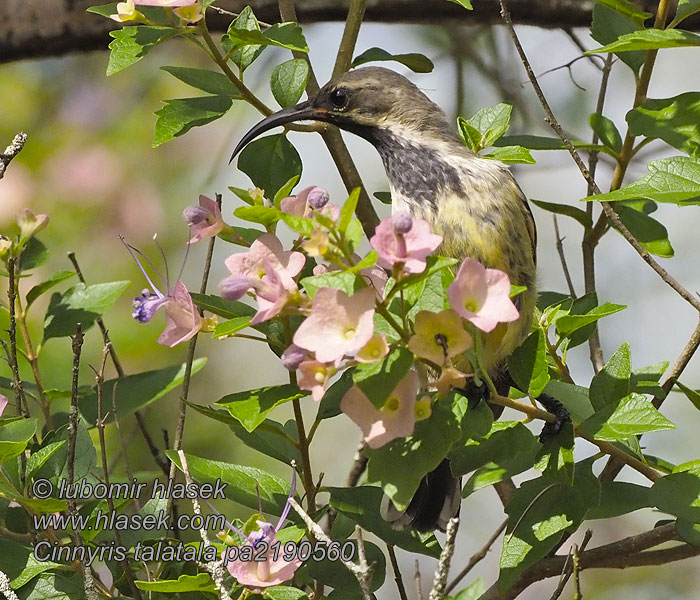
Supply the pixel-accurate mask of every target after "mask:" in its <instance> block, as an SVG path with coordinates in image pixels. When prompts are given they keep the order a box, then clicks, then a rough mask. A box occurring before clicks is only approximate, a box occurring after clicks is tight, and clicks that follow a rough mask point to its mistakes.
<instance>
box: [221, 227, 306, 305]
mask: <svg viewBox="0 0 700 600" xmlns="http://www.w3.org/2000/svg"><path fill="white" fill-rule="evenodd" d="M305 261H306V258H305V257H304V255H303V254H302V253H301V252H285V251H283V249H282V242H280V241H279V239H277V237H276V236H275V235H274V234H272V233H264V234H263V235H261V236H260V237H259V238H258V239H257V240H255V241H254V242H253V243H252V244H251V246H250V249H249V250H248V251H247V252H239V253H237V254H232V255H231V256H229V257H228V258H227V259H226V261H225V262H226V267H227V268H228V270H229V271H230V272H231V276H230V277H227V278H226V279H224V280H223V281H222V282H221V283H220V284H219V291H220V292H221V295H222V296H223V297H224V298H226V299H228V300H238V299H239V298H241V297H242V296H243V295H245V293H246V292H247V291H248V290H250V289H254V290H256V291H259V290H260V289H262V288H263V287H264V286H266V285H270V284H271V283H272V282H271V281H270V278H269V277H268V269H270V270H271V271H275V272H276V273H277V275H278V276H279V277H284V280H285V281H287V282H288V278H292V277H294V276H296V275H298V274H299V272H300V271H301V270H302V269H303V268H304V262H305ZM273 287H274V286H273Z"/></svg>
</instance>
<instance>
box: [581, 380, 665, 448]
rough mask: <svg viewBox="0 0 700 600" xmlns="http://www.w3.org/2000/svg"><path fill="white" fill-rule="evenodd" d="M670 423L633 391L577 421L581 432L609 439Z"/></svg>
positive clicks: (637, 433)
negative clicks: (583, 419) (582, 420)
mask: <svg viewBox="0 0 700 600" xmlns="http://www.w3.org/2000/svg"><path fill="white" fill-rule="evenodd" d="M674 427H675V425H674V424H673V423H671V421H669V420H668V419H666V417H664V416H663V415H662V414H661V413H660V412H659V411H658V410H656V408H654V405H653V404H652V403H651V402H649V401H648V400H647V399H646V397H644V396H642V395H641V394H637V393H635V392H633V393H631V394H629V395H628V396H625V397H624V398H622V399H621V400H620V401H619V402H617V403H612V404H608V405H607V406H605V407H604V408H603V409H601V410H598V411H597V412H596V413H595V414H594V415H593V416H592V417H589V418H588V419H586V420H585V421H584V422H583V423H581V425H580V428H581V429H582V430H583V431H584V432H585V433H587V434H588V435H590V436H593V437H594V438H595V439H597V440H603V441H610V442H616V441H624V440H626V439H627V438H629V437H631V436H633V435H641V434H643V433H648V432H650V431H662V430H664V429H673V428H674Z"/></svg>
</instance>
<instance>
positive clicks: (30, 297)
mask: <svg viewBox="0 0 700 600" xmlns="http://www.w3.org/2000/svg"><path fill="white" fill-rule="evenodd" d="M73 275H75V271H56V272H55V273H54V274H53V275H51V277H49V278H48V279H47V280H46V281H42V282H41V283H37V284H36V285H35V286H34V287H33V288H32V289H31V290H29V292H27V304H26V306H25V310H27V309H28V308H29V307H30V306H31V305H32V304H33V303H34V300H36V299H37V298H38V297H39V296H41V295H42V294H43V293H44V292H46V291H48V290H50V289H51V288H52V287H54V286H55V285H58V284H59V283H61V282H62V281H65V280H66V279H69V278H71V277H73Z"/></svg>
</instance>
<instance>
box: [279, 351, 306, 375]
mask: <svg viewBox="0 0 700 600" xmlns="http://www.w3.org/2000/svg"><path fill="white" fill-rule="evenodd" d="M308 358H309V353H308V352H307V351H306V350H304V349H303V348H299V346H295V345H294V344H290V345H289V346H287V349H286V350H285V351H284V352H282V356H280V360H281V361H282V365H284V368H285V369H287V371H296V370H297V369H298V368H299V366H300V365H301V363H303V362H304V361H305V360H307V359H308Z"/></svg>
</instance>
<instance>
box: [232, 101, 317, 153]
mask: <svg viewBox="0 0 700 600" xmlns="http://www.w3.org/2000/svg"><path fill="white" fill-rule="evenodd" d="M324 115H325V111H322V110H319V109H316V108H314V107H313V106H312V105H311V102H310V101H308V100H306V101H305V102H301V103H299V104H297V105H296V106H290V107H289V108H283V109H282V110H280V111H278V112H276V113H275V114H273V115H270V116H269V117H265V118H264V119H263V120H262V121H260V122H259V123H258V124H257V125H255V126H253V127H252V128H251V129H250V131H248V133H246V134H245V135H244V136H243V137H242V138H241V141H240V142H238V145H237V146H236V149H235V150H234V151H233V154H232V155H231V160H230V161H229V162H231V161H232V160H233V159H234V158H235V157H236V155H237V154H238V153H239V152H240V151H241V150H243V148H244V147H245V146H246V145H247V144H248V143H250V142H251V141H253V140H254V139H255V138H256V137H258V136H259V135H261V134H262V133H265V132H266V131H269V130H270V129H274V128H275V127H278V126H280V125H286V124H287V123H292V122H294V121H316V120H322V119H323V117H324Z"/></svg>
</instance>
